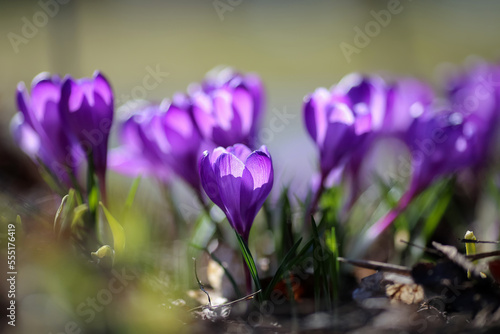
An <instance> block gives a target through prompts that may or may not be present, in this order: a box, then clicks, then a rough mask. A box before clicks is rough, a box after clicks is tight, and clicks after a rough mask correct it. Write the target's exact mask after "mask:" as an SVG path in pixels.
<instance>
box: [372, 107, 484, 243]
mask: <svg viewBox="0 0 500 334" xmlns="http://www.w3.org/2000/svg"><path fill="white" fill-rule="evenodd" d="M466 127H467V126H466V123H465V122H464V118H463V116H462V115H461V114H460V113H457V112H449V111H445V112H439V113H437V114H432V113H429V114H427V115H426V116H423V117H418V118H416V119H415V120H414V121H413V123H412V124H411V126H410V128H409V129H408V131H407V133H406V135H405V142H406V144H407V146H408V148H409V150H410V155H411V159H412V160H411V167H412V174H411V181H410V186H409V189H408V190H407V191H406V192H405V193H404V194H403V196H402V197H401V199H400V200H399V202H398V204H397V205H396V207H395V208H393V209H392V210H391V211H390V212H389V213H388V214H387V215H385V216H384V217H382V218H381V219H380V220H379V221H378V222H376V223H375V224H374V225H372V226H371V227H370V229H369V230H368V232H367V237H368V238H369V239H370V240H373V239H374V238H376V237H377V236H378V235H379V234H380V233H382V232H383V231H384V230H385V229H386V228H387V227H389V226H390V225H391V224H392V222H393V221H394V220H395V219H396V218H397V216H398V215H399V214H400V213H401V212H402V211H404V210H405V209H406V207H407V206H408V205H409V204H410V202H411V201H412V200H413V199H414V198H415V197H416V196H417V195H419V194H420V193H421V192H422V191H424V190H425V189H427V188H428V187H429V186H430V185H431V184H432V183H433V182H434V181H435V180H436V179H438V178H440V177H443V176H445V175H449V174H452V173H456V172H459V171H461V170H463V169H465V168H468V167H471V166H472V165H473V162H474V160H473V159H472V157H473V155H474V154H475V149H476V148H475V147H474V146H473V145H471V144H470V143H471V142H472V141H474V140H475V138H473V137H470V134H468V133H467V132H466V131H465V129H466Z"/></svg>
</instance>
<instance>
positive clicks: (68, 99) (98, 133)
mask: <svg viewBox="0 0 500 334" xmlns="http://www.w3.org/2000/svg"><path fill="white" fill-rule="evenodd" d="M113 103H114V102H113V91H112V90H111V86H110V85H109V83H108V81H107V80H106V78H105V77H104V76H103V75H102V74H101V73H100V72H96V73H95V74H94V76H93V77H92V78H83V79H78V80H73V79H72V78H71V77H69V76H68V77H66V78H65V80H64V83H63V87H62V92H61V116H62V118H63V119H64V120H65V123H66V124H67V126H68V127H69V129H70V130H71V132H72V133H73V134H74V136H75V137H76V138H77V140H78V142H79V143H80V146H81V148H82V149H83V151H84V152H85V154H86V156H87V158H91V159H92V161H89V163H90V162H91V163H92V164H93V166H94V168H95V172H96V175H97V177H98V178H99V179H100V181H101V183H104V179H105V175H106V164H107V153H108V138H109V132H110V129H111V125H112V122H113V109H114V105H113Z"/></svg>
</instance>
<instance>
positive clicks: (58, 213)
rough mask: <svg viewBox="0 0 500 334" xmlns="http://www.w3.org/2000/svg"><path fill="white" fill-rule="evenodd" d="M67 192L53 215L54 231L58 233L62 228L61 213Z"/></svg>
mask: <svg viewBox="0 0 500 334" xmlns="http://www.w3.org/2000/svg"><path fill="white" fill-rule="evenodd" d="M68 197H69V194H68V195H65V196H64V197H63V198H62V200H61V204H59V208H58V209H57V211H56V215H55V217H54V233H56V234H59V233H60V231H61V230H62V223H61V222H60V221H61V214H62V211H63V209H64V205H65V204H66V201H67V200H68Z"/></svg>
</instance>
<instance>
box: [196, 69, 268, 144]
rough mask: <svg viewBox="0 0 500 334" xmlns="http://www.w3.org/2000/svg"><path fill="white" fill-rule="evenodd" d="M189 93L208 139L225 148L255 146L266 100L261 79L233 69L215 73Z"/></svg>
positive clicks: (198, 122) (200, 125) (197, 122)
mask: <svg viewBox="0 0 500 334" xmlns="http://www.w3.org/2000/svg"><path fill="white" fill-rule="evenodd" d="M189 91H190V96H191V98H192V100H193V115H194V119H195V121H196V124H197V126H198V128H199V130H200V133H201V134H202V136H203V137H204V138H205V139H207V140H210V141H212V142H213V143H214V144H215V145H217V146H223V147H227V146H231V145H234V144H236V143H243V144H245V145H248V146H250V147H253V146H254V145H255V142H256V137H257V130H258V126H259V124H260V121H261V119H262V114H263V105H264V98H265V97H264V87H263V85H262V82H261V80H260V78H259V77H258V76H257V75H255V74H240V73H238V72H235V71H234V70H233V69H231V68H224V69H222V70H214V71H212V72H210V73H209V74H208V75H207V77H206V78H205V80H204V81H203V82H202V83H201V85H192V86H191V87H190V89H189Z"/></svg>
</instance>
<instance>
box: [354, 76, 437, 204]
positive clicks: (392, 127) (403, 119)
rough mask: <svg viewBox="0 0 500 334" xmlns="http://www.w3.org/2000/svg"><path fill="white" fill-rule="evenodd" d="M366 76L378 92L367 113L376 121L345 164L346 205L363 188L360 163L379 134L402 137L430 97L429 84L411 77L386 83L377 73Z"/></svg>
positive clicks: (423, 111) (424, 112) (426, 108)
mask: <svg viewBox="0 0 500 334" xmlns="http://www.w3.org/2000/svg"><path fill="white" fill-rule="evenodd" d="M368 80H370V81H371V82H372V84H371V87H374V88H372V89H371V91H372V95H378V96H379V98H378V104H377V105H375V106H374V107H373V108H372V110H371V113H372V114H374V115H376V119H377V121H376V123H375V124H373V126H372V132H371V133H370V134H369V137H368V138H367V139H366V140H364V141H363V144H362V145H361V146H360V147H358V148H357V149H356V150H355V151H354V153H353V155H352V157H351V159H350V160H349V163H348V165H347V166H346V172H347V173H348V174H349V175H350V177H351V188H352V191H351V198H350V199H349V202H348V205H347V207H348V208H349V207H351V206H352V205H353V204H354V202H355V201H356V199H357V198H358V196H359V194H360V193H361V189H362V188H363V186H362V175H361V167H362V165H363V163H364V162H365V161H366V158H367V155H368V154H369V152H370V151H371V149H372V148H373V146H374V145H375V143H376V142H377V141H378V140H380V139H382V138H399V139H401V140H404V139H405V136H406V133H407V131H408V129H409V128H410V126H411V125H412V124H413V122H414V120H415V119H417V118H419V117H422V116H424V115H427V114H428V113H429V112H431V111H430V109H431V106H432V103H433V101H434V92H433V91H432V89H431V87H430V86H429V85H427V84H425V83H423V82H421V81H419V80H417V79H414V78H400V79H397V80H395V81H394V82H393V83H391V84H387V85H385V84H384V83H383V82H382V81H381V79H380V78H378V77H373V78H371V79H368V78H367V79H365V81H368ZM364 85H365V86H366V85H367V84H366V83H365V84H364ZM358 89H359V88H358ZM370 168H371V166H370V167H369V169H370ZM372 172H373V171H372V170H370V171H369V174H370V175H369V176H368V177H371V175H372Z"/></svg>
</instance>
